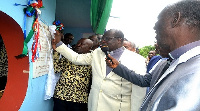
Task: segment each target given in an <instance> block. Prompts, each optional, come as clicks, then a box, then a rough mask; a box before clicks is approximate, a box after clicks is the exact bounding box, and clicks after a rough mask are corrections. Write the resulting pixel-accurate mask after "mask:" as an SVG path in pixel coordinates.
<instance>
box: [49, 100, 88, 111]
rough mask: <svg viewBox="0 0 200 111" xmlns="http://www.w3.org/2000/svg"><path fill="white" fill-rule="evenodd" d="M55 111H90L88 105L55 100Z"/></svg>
mask: <svg viewBox="0 0 200 111" xmlns="http://www.w3.org/2000/svg"><path fill="white" fill-rule="evenodd" d="M53 101H54V107H53V111H88V109H87V103H77V102H72V101H64V100H60V99H58V98H53Z"/></svg>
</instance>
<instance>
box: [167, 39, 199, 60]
mask: <svg viewBox="0 0 200 111" xmlns="http://www.w3.org/2000/svg"><path fill="white" fill-rule="evenodd" d="M196 46H200V40H198V41H195V42H192V43H189V44H186V45H184V46H181V47H179V48H178V49H175V50H174V51H172V52H170V53H169V56H170V57H171V58H172V59H177V58H179V57H180V56H181V55H182V54H184V53H186V52H187V51H189V50H191V49H192V48H194V47H196Z"/></svg>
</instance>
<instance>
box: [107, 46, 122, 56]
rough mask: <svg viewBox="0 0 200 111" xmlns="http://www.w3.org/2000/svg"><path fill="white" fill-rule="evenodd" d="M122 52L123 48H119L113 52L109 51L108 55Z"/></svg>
mask: <svg viewBox="0 0 200 111" xmlns="http://www.w3.org/2000/svg"><path fill="white" fill-rule="evenodd" d="M124 50H125V48H124V47H120V48H118V49H115V50H114V51H111V52H110V55H115V54H120V53H123V51H124Z"/></svg>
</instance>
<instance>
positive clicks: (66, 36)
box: [64, 33, 73, 38]
mask: <svg viewBox="0 0 200 111" xmlns="http://www.w3.org/2000/svg"><path fill="white" fill-rule="evenodd" d="M69 36H73V34H71V33H66V34H65V35H64V37H65V38H68V37H69Z"/></svg>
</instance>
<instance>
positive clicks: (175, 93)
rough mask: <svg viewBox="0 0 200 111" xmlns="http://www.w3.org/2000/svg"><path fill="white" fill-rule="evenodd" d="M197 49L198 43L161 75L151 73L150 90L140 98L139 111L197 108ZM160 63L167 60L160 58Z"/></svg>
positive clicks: (199, 72)
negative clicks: (161, 60) (142, 98)
mask: <svg viewBox="0 0 200 111" xmlns="http://www.w3.org/2000/svg"><path fill="white" fill-rule="evenodd" d="M199 50H200V46H198V47H195V48H193V49H191V50H189V51H187V52H186V53H184V54H183V55H181V56H180V57H179V58H178V59H177V60H175V61H174V62H173V63H172V64H171V65H170V66H169V68H168V69H167V70H166V71H165V73H164V74H162V73H157V74H156V73H155V74H152V75H151V76H152V80H151V82H150V85H151V89H150V91H149V93H148V94H147V96H146V97H145V99H144V101H143V104H142V106H141V109H140V110H141V111H164V110H168V111H199V110H200V80H199V78H200V67H199V64H200V52H199ZM163 64H166V62H164V61H163ZM163 67H164V65H163ZM156 69H157V70H159V68H156ZM129 72H130V71H129ZM153 72H154V71H152V73H153ZM150 78H151V77H150ZM129 79H130V77H129ZM144 80H145V79H144Z"/></svg>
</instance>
